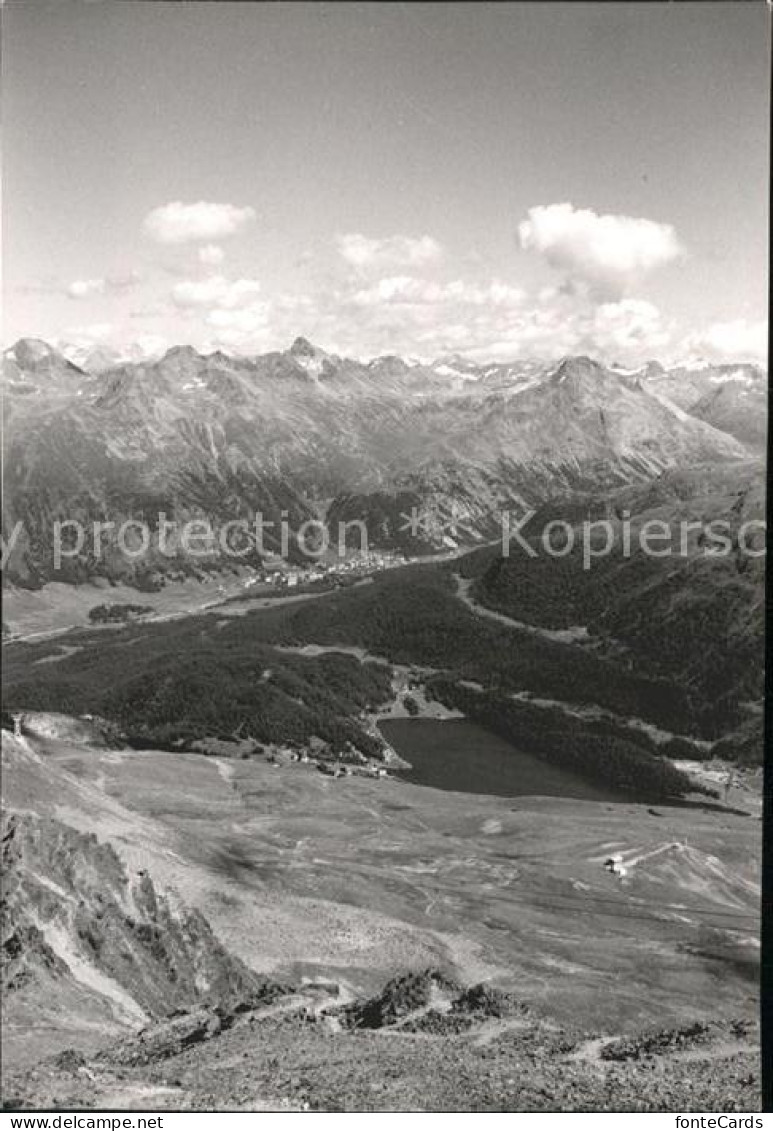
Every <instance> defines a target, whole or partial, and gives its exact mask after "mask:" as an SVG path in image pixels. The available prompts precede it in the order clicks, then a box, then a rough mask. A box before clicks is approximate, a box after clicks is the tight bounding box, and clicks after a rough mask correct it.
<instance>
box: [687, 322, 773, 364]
mask: <svg viewBox="0 0 773 1131" xmlns="http://www.w3.org/2000/svg"><path fill="white" fill-rule="evenodd" d="M685 353H686V354H687V355H688V357H689V358H690V359H692V360H697V359H706V360H709V361H755V362H758V363H760V364H762V365H765V364H766V362H767V356H768V324H767V322H766V321H765V320H764V319H760V320H759V321H757V322H750V321H748V320H747V319H746V318H736V319H735V320H734V321H732V322H715V323H714V324H713V325H711V326H708V327H707V328H706V329H705V330H703V331H701V332H698V333H695V334H691V335H689V337H688V338H687V339H686V341H685Z"/></svg>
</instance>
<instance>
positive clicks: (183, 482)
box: [3, 338, 766, 587]
mask: <svg viewBox="0 0 773 1131" xmlns="http://www.w3.org/2000/svg"><path fill="white" fill-rule="evenodd" d="M105 360H107V361H109V360H110V359H109V357H108V358H107V359H105V358H103V359H102V360H101V362H99V363H98V364H97V365H96V368H97V371H96V372H89V371H87V370H86V369H83V368H80V367H79V366H77V365H75V364H74V363H73V362H72V361H70V360H68V359H67V358H66V357H65V356H64V355H63V354H62V353H61V352H59V351H57V350H55V349H54V348H53V347H51V346H49V345H48V344H46V343H45V342H42V341H38V340H34V339H23V340H21V341H19V342H17V343H16V345H15V346H13V347H12V348H11V349H10V350H8V351H6V353H5V355H4V367H3V368H4V374H3V392H4V404H5V445H4V464H5V466H4V475H5V489H4V493H5V499H4V503H5V506H4V515H3V537H4V539H5V540H6V545H8V544H9V543H10V542H11V539H12V532H13V531H14V528H15V527H16V528H17V531H16V535H15V536H14V539H13V551H12V553H11V554H10V557H9V562H8V566H7V574H8V576H9V577H10V579H11V580H13V581H15V582H16V583H18V584H21V585H25V586H32V587H38V586H40V585H42V584H45V582H46V581H49V580H51V579H54V578H56V579H58V580H66V581H77V580H84V579H86V578H88V577H90V576H94V575H98V574H102V575H106V576H108V577H110V578H121V579H123V580H127V581H128V582H129V583H130V584H147V583H148V582H149V581H150V583H153V582H154V579H157V578H158V577H159V576H160V575H163V574H164V573H165V572H168V571H169V570H170V568H171V565H170V561H169V559H168V558H165V557H163V556H162V555H160V554H159V553H157V552H156V550H155V545H152V546H151V549H150V551H149V552H148V554H147V555H145V556H143V557H142V558H141V559H135V560H134V561H127V560H126V559H125V555H124V556H122V555H120V554H118V553H116V552H114V547H113V549H112V550H108V552H107V553H106V554H105V555H103V556H102V558H101V560H96V557H95V555H94V554H93V553H91V552H90V547H89V545H86V546H85V547H84V550H83V552H82V553H81V554H79V555H77V556H73V557H70V558H67V559H65V561H64V562H63V563H62V568H61V570H59V571H55V570H54V563H53V554H52V544H51V539H52V529H53V523H54V522H55V521H56V520H57V519H58V520H60V521H64V520H78V521H81V522H84V523H87V524H91V523H93V522H102V521H112V522H114V523H115V524H116V527H118V526H120V524H121V523H122V522H124V521H126V520H128V519H138V520H144V521H146V522H148V523H149V524H150V525H151V527H152V528H153V529H155V524H156V523H157V516H158V515H159V514H160V513H163V514H165V515H166V517H167V519H169V520H177V521H179V522H182V521H186V520H189V519H193V518H203V517H206V518H207V519H209V520H210V521H211V522H212V523H213V524H214V525H215V526H218V525H220V524H222V523H225V522H227V521H229V520H233V519H243V520H246V521H247V522H249V523H250V524H251V523H252V522H253V520H254V516H255V514H256V513H257V512H260V513H262V514H263V515H264V516H265V517H266V518H267V519H269V520H278V519H279V517H280V515H281V516H282V517H283V518H285V517H286V520H287V523H288V525H289V527H290V529H291V530H292V531H296V530H297V529H298V527H299V526H300V524H301V523H303V522H304V521H306V520H308V519H320V518H322V519H327V521H328V522H329V523H332V524H333V529H336V526H335V524H336V523H337V522H340V521H352V520H363V521H365V522H366V524H367V529H368V537H369V542H370V545H371V547H377V548H391V549H394V548H401V549H403V550H405V551H407V552H409V553H416V554H418V553H426V552H429V551H432V550H436V549H439V548H442V547H444V546H445V547H446V548H453V547H456V546H463V545H474V544H476V543H477V542H481V541H484V540H486V539H488V538H492V537H496V536H497V535H498V533H499V522H500V518H499V516H500V512H501V510H502V509H503V508H508V509H509V508H511V507H522V506H523V504H524V503H527V504H529V505H535V504H538V503H541V502H544V501H545V500H547V499H551V498H555V497H561V496H567V495H569V494H571V493H573V492H576V491H577V490H582V491H594V490H602V491H606V490H611V489H615V488H619V487H622V486H625V485H626V484H629V483H636V482H641V481H647V480H651V479H653V478H655V477H657V476H659V475H661V474H662V473H663V472H667V471H669V470H672V469H674V468H679V467H684V466H695V465H701V464H710V465H714V466H716V465H720V464H733V463H736V462H739V461H742V462H745V461H748V460H749V458H752V459H753V458H755V457H759V455H760V454H761V448H762V444H763V442H764V431H765V417H764V410H765V395H766V389H765V377H764V374H763V373H762V371H761V370H760V369H758V368H756V367H754V366H750V365H739V366H715V367H712V366H704V367H701V368H695V369H685V368H680V369H672V370H666V369H664V368H663V367H662V366H660V365H659V364H658V363H654V362H653V363H649V364H648V365H646V366H644V367H642V368H641V369H640V370H636V371H631V370H624V369H621V368H620V367H608V366H604V365H601V364H600V363H598V362H597V361H594V360H592V359H591V358H588V357H567V358H565V359H563V360H562V361H561V362H559V363H557V364H556V363H555V362H553V363H547V362H541V361H535V360H524V361H519V362H514V363H508V364H488V365H478V364H475V363H472V362H470V361H467V360H465V359H462V358H458V357H451V358H444V359H441V360H439V361H437V362H433V363H431V364H430V363H422V362H415V361H406V360H404V359H402V358H399V357H396V356H385V357H379V358H376V359H374V360H372V361H370V362H362V361H357V360H353V359H349V358H342V357H338V356H336V355H333V354H328V353H326V352H325V351H323V350H321V349H319V348H317V347H315V346H313V345H311V344H310V343H309V342H308V341H306V340H305V339H304V338H298V339H296V341H295V342H294V343H293V344H292V346H291V347H290V349H288V350H286V351H274V352H271V353H267V354H263V355H260V356H255V357H243V356H229V355H227V354H225V353H222V352H216V353H212V354H208V355H206V356H205V355H202V354H200V353H198V352H197V351H196V350H194V349H193V348H192V347H190V346H181V347H175V348H173V349H170V350H169V351H168V352H167V353H166V354H164V356H163V357H161V358H159V359H157V360H149V361H142V362H124V363H121V364H117V365H110V364H108V365H107V367H106V368H104V367H103V366H104V362H105ZM412 507H416V508H417V511H418V512H420V513H421V514H422V516H423V518H424V521H423V523H422V527H421V529H418V530H417V529H413V530H406V529H405V525H406V524H405V515H406V513H407V512H410V510H411V508H412ZM18 524H21V525H18ZM113 538H114V535H113V534H112V533H108V535H107V538H106V539H105V541H106V544H107V545H108V546H110V544H111V539H113ZM355 538H357V539H358V538H359V536H358V535H356V534H355ZM265 545H266V547H267V548H276V547H275V546H274V545H272V538H271V536H270V535H267V537H266V540H265ZM247 560H250V559H247ZM182 564H183V568H185V563H182ZM180 566H181V563H180V562H179V561H176V562H174V568H175V569H179V568H180Z"/></svg>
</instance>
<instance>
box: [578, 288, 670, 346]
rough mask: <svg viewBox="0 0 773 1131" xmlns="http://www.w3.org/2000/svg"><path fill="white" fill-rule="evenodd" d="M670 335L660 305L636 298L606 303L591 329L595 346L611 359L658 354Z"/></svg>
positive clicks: (602, 305) (591, 339) (590, 335)
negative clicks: (658, 306) (659, 308)
mask: <svg viewBox="0 0 773 1131" xmlns="http://www.w3.org/2000/svg"><path fill="white" fill-rule="evenodd" d="M669 337H670V335H669V332H668V330H667V329H666V328H665V327H664V325H663V320H662V318H661V314H660V311H659V310H658V308H657V307H656V306H653V304H652V303H651V302H645V301H644V300H642V299H632V298H627V299H623V300H622V301H621V302H606V303H602V304H601V305H600V306H599V307H597V308H596V311H595V313H594V315H593V322H592V325H591V327H590V331H589V338H590V342H591V343H592V346H593V347H594V348H595V350H596V351H597V352H598V353H600V354H601V355H602V357H604V358H606V360H608V361H615V360H620V359H623V360H628V359H630V358H634V359H638V360H641V359H644V358H649V357H652V356H653V355H654V356H657V354H658V351H659V350H660V349H661V348H662V347H663V346H664V345H666V344H667V342H668V341H669Z"/></svg>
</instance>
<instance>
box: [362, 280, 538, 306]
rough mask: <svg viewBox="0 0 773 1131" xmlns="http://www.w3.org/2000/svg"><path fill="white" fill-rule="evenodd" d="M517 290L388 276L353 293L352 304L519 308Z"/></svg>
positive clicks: (501, 285) (520, 294)
mask: <svg viewBox="0 0 773 1131" xmlns="http://www.w3.org/2000/svg"><path fill="white" fill-rule="evenodd" d="M524 297H525V295H524V292H523V291H522V290H521V289H520V287H512V286H509V285H508V284H506V283H500V282H497V281H496V280H495V281H494V282H491V283H488V284H485V285H481V284H479V283H467V282H464V281H463V280H461V279H457V280H455V281H453V282H450V283H434V282H430V281H428V280H426V279H417V278H415V277H414V276H412V275H390V276H386V277H385V278H383V279H379V280H378V281H377V282H375V283H373V284H372V285H371V286H368V287H363V288H360V289H358V290H355V291H354V292H353V294H352V295H351V302H352V303H353V304H354V305H355V306H359V307H377V306H380V305H383V304H387V303H389V304H392V305H403V306H454V305H455V306H491V307H518V306H520V305H521V303H522V302H523V300H524Z"/></svg>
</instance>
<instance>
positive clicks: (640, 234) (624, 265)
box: [518, 203, 682, 298]
mask: <svg viewBox="0 0 773 1131" xmlns="http://www.w3.org/2000/svg"><path fill="white" fill-rule="evenodd" d="M518 235H519V238H520V242H521V247H523V248H524V249H525V250H527V251H534V252H536V253H537V254H538V255H541V256H542V257H543V258H544V259H545V261H546V262H547V263H549V264H550V266H551V267H555V268H557V269H558V270H560V271H562V272H563V273H564V275H565V276H566V279H567V281H568V282H569V283H570V284H578V283H579V284H581V285H584V286H585V287H589V288H591V289H592V290H594V291H596V292H599V293H601V294H602V295H604V296H605V297H609V298H614V297H620V296H621V295H623V294H624V293H625V291H626V290H627V289H628V288H629V287H630V286H631V285H632V284H634V283H635V282H637V281H638V280H640V279H641V278H643V277H644V276H645V275H647V274H649V273H650V272H651V271H654V270H655V269H656V268H658V267H662V266H663V265H664V264H666V263H670V262H671V261H672V260H674V259H676V258H677V256H678V255H680V254H681V252H682V248H681V245H680V243H679V240H678V239H677V236H676V232H675V231H674V229H673V227H672V226H671V225H670V224H661V223H658V222H656V221H654V220H646V219H643V218H638V217H633V216H615V215H602V216H599V215H598V213H596V212H594V211H593V210H592V209H590V208H575V207H574V206H573V205H572V204H568V203H565V204H540V205H537V206H536V207H534V208H530V209H529V211H528V214H527V219H525V220H522V221H521V223H520V224H519V225H518Z"/></svg>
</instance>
